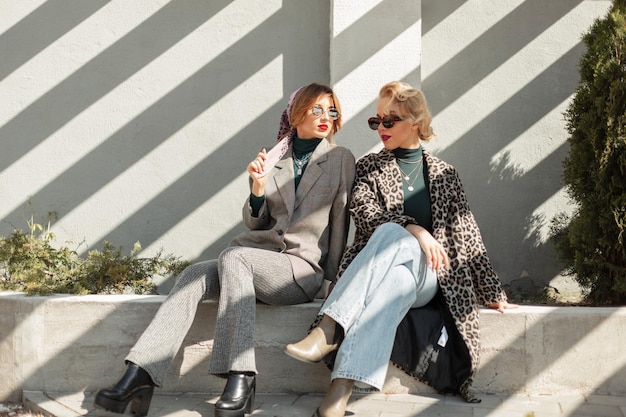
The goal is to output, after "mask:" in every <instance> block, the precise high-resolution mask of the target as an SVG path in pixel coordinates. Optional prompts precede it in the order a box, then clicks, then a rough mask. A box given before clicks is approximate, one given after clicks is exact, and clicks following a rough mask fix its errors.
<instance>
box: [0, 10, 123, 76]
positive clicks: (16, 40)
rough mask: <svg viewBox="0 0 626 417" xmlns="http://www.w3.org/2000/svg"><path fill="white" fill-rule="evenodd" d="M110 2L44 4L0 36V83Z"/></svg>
mask: <svg viewBox="0 0 626 417" xmlns="http://www.w3.org/2000/svg"><path fill="white" fill-rule="evenodd" d="M110 1H111V0H95V1H83V0H48V1H46V2H44V3H43V4H42V5H41V6H39V7H38V8H37V9H35V10H34V11H32V12H31V13H30V14H29V15H28V16H26V17H24V18H23V19H22V20H20V21H19V22H18V23H16V24H15V25H13V26H12V27H11V28H9V29H8V30H7V31H6V32H4V33H3V34H2V35H0V56H1V57H2V59H1V60H0V81H2V80H3V79H4V78H6V77H7V76H8V75H9V74H11V73H12V72H13V71H15V70H16V69H17V68H19V67H20V66H22V65H23V64H24V63H25V62H27V61H28V60H30V59H31V58H33V57H34V56H35V55H37V54H38V53H40V52H41V51H43V50H44V49H46V48H47V47H48V46H50V45H51V44H52V43H54V42H55V41H56V40H57V39H59V38H60V37H61V36H63V35H65V34H66V33H67V32H69V31H70V30H72V29H73V28H75V27H76V26H78V25H80V23H81V22H83V21H84V20H85V19H87V18H88V17H89V16H91V15H93V14H94V13H96V12H97V11H98V10H100V9H101V8H102V7H104V6H105V5H106V4H107V3H109V2H110ZM35 28H36V29H35Z"/></svg>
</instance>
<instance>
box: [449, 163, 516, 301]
mask: <svg viewBox="0 0 626 417" xmlns="http://www.w3.org/2000/svg"><path fill="white" fill-rule="evenodd" d="M452 175H454V181H453V184H454V187H453V188H454V192H453V199H454V201H453V204H451V205H450V207H455V208H457V209H456V213H455V214H454V217H456V219H455V220H453V223H455V224H458V225H460V230H462V231H465V232H466V233H465V234H464V236H465V238H464V239H463V244H464V246H465V255H466V257H467V258H466V262H467V266H468V267H469V268H470V271H471V275H472V281H473V282H472V283H473V286H474V291H475V295H476V302H477V303H478V304H482V305H485V304H488V303H492V302H499V301H505V300H507V296H506V293H505V292H504V290H503V289H502V285H501V283H500V280H499V278H498V276H497V274H496V272H495V270H494V269H493V265H492V264H491V261H490V260H489V257H488V256H487V249H486V248H485V245H484V243H483V240H482V236H481V233H480V229H479V227H478V223H476V219H475V218H474V215H473V214H472V212H471V211H470V208H469V203H468V201H467V195H466V194H465V191H464V189H463V184H462V183H461V179H460V178H459V175H458V172H457V171H456V170H453V174H452Z"/></svg>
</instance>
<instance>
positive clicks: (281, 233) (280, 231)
mask: <svg viewBox="0 0 626 417" xmlns="http://www.w3.org/2000/svg"><path fill="white" fill-rule="evenodd" d="M276 233H278V236H282V235H283V234H284V233H285V232H283V229H278V230H277V231H276Z"/></svg>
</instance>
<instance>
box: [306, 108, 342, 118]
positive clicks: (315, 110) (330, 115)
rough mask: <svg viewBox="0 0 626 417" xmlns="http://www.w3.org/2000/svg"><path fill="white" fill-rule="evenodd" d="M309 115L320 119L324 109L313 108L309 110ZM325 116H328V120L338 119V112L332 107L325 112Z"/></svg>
mask: <svg viewBox="0 0 626 417" xmlns="http://www.w3.org/2000/svg"><path fill="white" fill-rule="evenodd" d="M311 114H313V116H315V117H322V115H323V114H324V109H323V108H322V106H313V108H312V109H311ZM326 114H328V118H329V119H332V120H337V119H339V110H337V109H336V108H334V107H331V108H330V109H328V110H326Z"/></svg>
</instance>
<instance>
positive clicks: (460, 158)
mask: <svg viewBox="0 0 626 417" xmlns="http://www.w3.org/2000/svg"><path fill="white" fill-rule="evenodd" d="M582 51H583V45H582V43H579V44H577V45H576V46H575V47H574V48H572V49H570V50H569V51H568V52H567V53H566V54H564V55H562V56H561V57H560V58H559V59H558V60H556V61H555V62H554V63H552V64H551V65H550V66H549V67H548V68H546V69H545V70H544V71H542V72H541V73H540V74H539V75H537V76H536V77H535V78H534V79H532V80H531V81H529V82H528V83H527V84H526V85H525V86H524V88H522V89H521V90H519V91H518V92H517V93H515V95H513V96H512V97H511V98H509V99H508V100H507V101H506V102H504V103H503V104H502V105H500V106H499V107H498V108H497V109H495V110H494V111H493V112H492V113H490V114H489V115H487V116H486V117H484V118H483V119H482V120H481V121H480V122H479V123H478V124H477V125H475V126H474V127H472V128H471V129H470V130H469V131H468V132H467V133H465V134H464V135H463V136H461V137H460V138H459V139H458V140H456V141H455V142H454V144H453V145H451V146H450V147H448V148H446V149H443V150H441V151H440V152H438V154H439V155H440V156H441V157H442V158H443V159H444V160H447V161H449V162H451V163H453V164H454V165H455V166H456V167H457V168H460V169H461V170H462V171H466V172H467V171H471V175H472V177H473V178H476V180H475V181H474V182H475V183H478V184H486V183H487V182H488V179H489V178H492V177H493V173H491V172H490V170H488V169H485V168H486V167H488V166H489V164H490V161H491V157H492V156H493V155H494V154H496V153H497V152H498V151H500V150H501V149H503V148H504V147H505V146H506V145H507V144H509V143H511V142H512V141H513V140H515V139H517V138H518V137H520V136H521V135H522V134H523V133H524V132H525V131H526V130H528V128H529V127H530V126H532V125H533V124H535V123H537V122H538V121H539V120H540V119H541V118H542V117H544V116H545V115H546V114H548V113H550V112H551V111H553V110H554V109H555V108H556V107H558V106H559V105H560V104H561V103H563V102H564V101H565V100H567V98H568V97H569V96H570V95H571V94H572V92H573V91H574V90H575V89H576V86H577V80H576V79H575V78H574V77H567V76H564V74H568V72H570V71H568V70H569V69H571V68H573V67H575V66H576V63H577V62H578V59H579V57H580V55H581V54H582ZM425 93H426V96H427V97H428V96H429V94H431V93H432V90H425ZM528 103H532V105H529V104H528ZM494 126H504V127H505V128H502V129H499V130H498V131H497V132H495V133H494ZM553 180H554V179H553ZM559 188H560V186H559Z"/></svg>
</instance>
